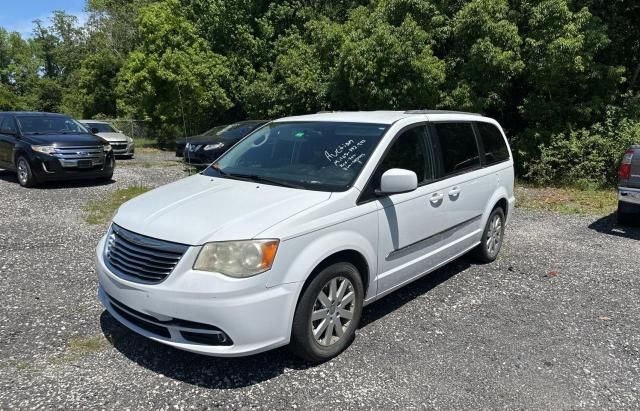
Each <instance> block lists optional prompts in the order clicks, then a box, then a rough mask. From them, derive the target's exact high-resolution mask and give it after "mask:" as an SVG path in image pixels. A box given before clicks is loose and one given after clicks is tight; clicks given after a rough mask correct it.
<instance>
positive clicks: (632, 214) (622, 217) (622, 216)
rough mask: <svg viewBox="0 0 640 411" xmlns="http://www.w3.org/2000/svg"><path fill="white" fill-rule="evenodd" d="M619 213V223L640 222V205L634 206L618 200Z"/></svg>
mask: <svg viewBox="0 0 640 411" xmlns="http://www.w3.org/2000/svg"><path fill="white" fill-rule="evenodd" d="M634 208H636V209H634ZM617 214H618V216H617V220H618V224H622V225H630V224H632V223H634V222H640V206H636V207H634V206H633V204H628V203H625V202H623V201H618V213H617ZM634 220H635V221H634Z"/></svg>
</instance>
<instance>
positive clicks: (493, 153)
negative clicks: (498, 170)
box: [476, 123, 509, 165]
mask: <svg viewBox="0 0 640 411" xmlns="http://www.w3.org/2000/svg"><path fill="white" fill-rule="evenodd" d="M476 125H477V126H478V130H479V131H480V140H481V141H482V147H483V148H484V159H485V162H486V164H487V165H491V164H496V163H499V162H501V161H505V160H508V159H509V150H508V149H507V144H506V143H505V142H504V138H503V137H502V133H500V130H498V128H497V127H496V126H494V125H493V124H490V123H476Z"/></svg>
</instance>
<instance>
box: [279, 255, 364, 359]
mask: <svg viewBox="0 0 640 411" xmlns="http://www.w3.org/2000/svg"><path fill="white" fill-rule="evenodd" d="M363 301H364V290H363V285H362V278H361V277H360V273H359V272H358V269H357V268H356V267H355V266H353V264H350V263H336V264H332V265H330V266H329V267H327V268H325V269H323V270H322V271H321V272H320V273H319V274H318V275H317V276H316V277H315V278H314V279H313V280H312V281H311V283H310V284H309V286H308V287H307V289H306V290H305V291H304V293H303V294H302V297H300V301H299V303H298V306H297V307H296V313H295V316H294V318H293V327H292V330H291V349H292V350H293V352H294V353H295V354H296V355H298V356H300V357H302V358H304V359H306V360H308V361H313V362H321V361H327V360H329V359H331V358H333V357H335V356H336V355H338V354H339V353H340V352H342V351H343V350H344V349H345V348H347V347H348V346H349V344H351V342H352V341H353V339H354V337H355V332H356V328H357V327H358V323H359V322H360V316H361V314H362V305H363Z"/></svg>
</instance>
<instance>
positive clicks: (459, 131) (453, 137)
mask: <svg viewBox="0 0 640 411" xmlns="http://www.w3.org/2000/svg"><path fill="white" fill-rule="evenodd" d="M434 128H435V130H436V133H437V136H438V140H439V143H440V151H441V153H442V164H443V171H444V175H445V176H446V175H450V174H457V173H460V172H463V171H465V170H469V169H472V168H476V167H479V166H480V155H479V152H478V145H477V143H476V137H475V134H474V133H473V128H472V126H471V123H434Z"/></svg>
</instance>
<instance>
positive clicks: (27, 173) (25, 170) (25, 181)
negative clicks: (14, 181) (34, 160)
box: [16, 156, 36, 187]
mask: <svg viewBox="0 0 640 411" xmlns="http://www.w3.org/2000/svg"><path fill="white" fill-rule="evenodd" d="M16 173H17V174H18V183H20V185H21V186H22V187H33V186H34V185H36V178H35V176H34V175H33V172H32V171H31V164H29V160H27V159H26V157H24V156H20V157H18V161H17V162H16Z"/></svg>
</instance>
